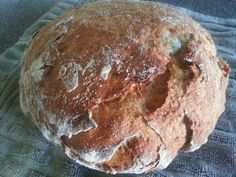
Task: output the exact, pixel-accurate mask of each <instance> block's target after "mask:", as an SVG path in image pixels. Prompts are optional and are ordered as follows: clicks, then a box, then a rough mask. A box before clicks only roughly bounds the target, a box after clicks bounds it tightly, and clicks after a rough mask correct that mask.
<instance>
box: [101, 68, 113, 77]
mask: <svg viewBox="0 0 236 177" xmlns="http://www.w3.org/2000/svg"><path fill="white" fill-rule="evenodd" d="M110 71H111V65H107V66H104V67H103V68H102V71H101V77H102V78H103V79H104V80H107V78H108V75H109V73H110Z"/></svg>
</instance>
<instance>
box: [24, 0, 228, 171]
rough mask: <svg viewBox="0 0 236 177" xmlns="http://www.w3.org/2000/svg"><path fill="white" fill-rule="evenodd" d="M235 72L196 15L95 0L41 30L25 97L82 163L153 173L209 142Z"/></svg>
mask: <svg viewBox="0 0 236 177" xmlns="http://www.w3.org/2000/svg"><path fill="white" fill-rule="evenodd" d="M228 72H229V67H228V65H227V64H226V63H225V62H224V61H223V60H220V59H218V58H217V57H216V48H215V45H214V43H213V40H212V38H211V36H210V35H209V33H208V32H207V31H206V30H205V29H204V28H202V27H201V26H200V25H199V24H198V23H196V22H195V21H193V20H192V19H191V18H190V17H188V16H186V15H184V14H181V13H179V12H177V11H176V10H173V9H170V8H167V7H163V6H160V5H158V4H156V3H151V2H124V1H112V2H95V3H90V4H85V5H81V6H79V7H77V8H75V9H72V10H70V11H67V12H65V13H64V14H62V15H61V16H60V17H58V18H56V19H55V20H54V21H52V22H51V23H49V24H48V25H47V26H46V27H43V28H42V29H41V30H40V31H39V32H38V33H37V34H36V35H35V36H34V37H33V39H32V41H31V43H30V44H29V46H28V48H27V50H26V52H25V55H24V57H23V59H22V70H21V77H20V103H21V107H22V110H23V112H24V113H25V115H27V116H29V117H31V118H32V119H33V120H34V122H35V123H36V125H37V126H38V127H39V129H40V130H41V131H42V133H43V135H44V136H45V137H46V138H47V139H48V140H50V141H51V142H53V143H54V144H57V145H60V146H61V147H63V148H64V149H65V153H66V154H67V155H68V156H69V157H71V158H72V159H74V160H76V162H78V163H79V164H82V165H84V166H86V167H89V168H92V169H97V170H100V171H104V172H109V173H143V172H147V171H150V170H153V169H158V170H159V169H164V168H166V167H167V166H168V164H170V162H171V161H172V160H173V159H174V157H175V156H176V155H177V153H178V152H180V151H193V150H196V149H198V148H199V147H200V146H201V145H202V144H204V143H206V141H207V138H208V136H209V134H210V133H211V132H212V131H213V129H214V127H215V125H216V122H217V120H218V118H219V116H220V114H221V113H222V112H223V111H224V103H225V90H226V86H227V82H228Z"/></svg>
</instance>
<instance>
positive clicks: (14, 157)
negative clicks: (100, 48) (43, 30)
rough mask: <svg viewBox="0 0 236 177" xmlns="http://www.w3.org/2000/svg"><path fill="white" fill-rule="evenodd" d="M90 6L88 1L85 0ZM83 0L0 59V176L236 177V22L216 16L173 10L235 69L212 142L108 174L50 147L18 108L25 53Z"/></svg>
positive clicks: (67, 3)
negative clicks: (137, 169)
mask: <svg viewBox="0 0 236 177" xmlns="http://www.w3.org/2000/svg"><path fill="white" fill-rule="evenodd" d="M83 2H88V1H83ZM80 3H82V2H81V1H76V0H70V1H65V2H61V3H58V4H57V5H56V6H55V7H53V8H52V9H51V10H50V11H49V12H48V13H46V14H45V15H44V16H43V17H41V18H40V19H39V20H38V21H36V22H35V23H34V24H33V25H32V26H31V27H30V28H28V29H27V30H26V31H25V33H24V34H23V36H22V37H21V38H20V39H19V41H18V42H17V43H16V44H15V45H14V46H12V47H11V48H9V49H8V50H7V51H6V52H5V53H4V54H3V55H1V56H0V177H25V176H27V177H46V176H48V177H109V176H117V177H135V176H138V177H164V176H168V177H169V176H179V177H185V176H186V177H187V176H219V177H235V176H236V19H224V18H216V17H211V16H207V15H203V14H199V13H196V12H193V11H190V10H187V9H184V8H179V7H175V8H176V9H178V10H180V11H182V12H185V13H187V14H189V15H190V16H192V17H193V18H194V19H195V20H196V21H198V22H199V23H201V24H202V26H204V27H205V28H206V29H207V30H208V31H209V32H210V33H211V35H212V36H213V38H214V41H215V43H216V45H217V49H218V55H219V56H220V57H223V58H224V59H225V60H227V61H228V63H229V64H230V67H231V72H230V79H229V86H228V89H227V103H226V110H225V112H224V113H223V114H222V116H221V118H220V119H219V121H218V123H217V126H216V129H215V130H214V132H213V133H212V134H211V135H210V137H209V141H208V142H207V143H206V144H205V145H203V146H202V147H201V148H200V149H199V150H197V151H195V152H191V153H180V154H179V155H178V156H177V157H176V158H175V159H174V161H173V162H172V163H171V164H170V165H169V167H168V168H167V169H165V170H162V171H154V172H150V173H148V174H141V175H132V174H118V175H110V174H105V173H102V172H98V171H95V170H91V169H88V168H85V167H83V166H80V165H79V164H76V163H75V162H74V161H73V160H71V159H69V158H68V157H66V155H65V154H64V152H63V150H62V149H60V148H58V147H55V146H54V145H52V144H50V143H49V142H48V141H47V140H46V139H45V138H44V137H43V136H42V135H41V133H40V131H39V130H38V129H37V127H36V126H35V125H34V123H33V122H32V121H31V120H29V119H27V118H26V117H25V116H24V115H23V113H22V111H21V109H20V106H19V85H18V82H19V73H20V60H21V58H22V54H23V52H24V50H25V48H26V46H27V44H28V43H29V41H30V40H31V38H32V35H33V34H34V33H35V32H36V31H37V30H38V29H39V28H40V27H42V26H44V25H46V24H47V23H48V22H50V21H51V20H53V19H54V18H55V17H57V16H58V15H60V14H61V13H62V12H63V11H64V10H66V9H69V8H71V7H74V6H77V5H79V4H80Z"/></svg>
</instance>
